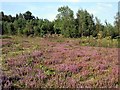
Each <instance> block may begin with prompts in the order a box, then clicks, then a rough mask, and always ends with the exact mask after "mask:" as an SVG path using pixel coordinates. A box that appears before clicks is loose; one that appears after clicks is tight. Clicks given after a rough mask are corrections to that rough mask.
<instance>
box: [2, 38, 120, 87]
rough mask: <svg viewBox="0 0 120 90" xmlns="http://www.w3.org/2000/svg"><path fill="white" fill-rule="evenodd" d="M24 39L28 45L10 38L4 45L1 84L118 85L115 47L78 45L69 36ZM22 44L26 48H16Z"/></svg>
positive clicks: (21, 85) (117, 63)
mask: <svg viewBox="0 0 120 90" xmlns="http://www.w3.org/2000/svg"><path fill="white" fill-rule="evenodd" d="M24 39H25V40H24V43H25V44H26V45H27V46H26V45H22V44H21V42H23V39H14V38H13V41H14V42H12V41H11V43H12V46H10V47H9V46H7V45H5V46H4V47H3V52H4V53H3V56H4V58H3V60H2V61H3V74H2V75H1V77H0V78H1V79H2V86H3V88H96V87H98V88H118V85H119V82H118V65H119V62H118V48H103V47H90V46H80V45H79V44H76V42H77V40H75V41H74V40H70V39H66V40H65V39H64V40H63V41H62V42H59V41H58V40H54V39H53V38H52V39H53V40H52V39H49V38H47V39H45V38H29V39H28V40H27V38H24ZM34 41H35V42H34ZM24 43H23V44H24ZM21 45H22V46H23V47H22V48H28V50H27V49H17V48H21ZM35 45H37V48H35ZM39 46H40V48H38V47H39ZM34 48H35V49H34ZM13 49H14V50H13ZM20 50H21V53H18V51H20ZM12 51H16V53H18V54H17V55H14V54H12ZM8 52H9V53H8Z"/></svg>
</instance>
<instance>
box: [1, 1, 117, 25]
mask: <svg viewBox="0 0 120 90" xmlns="http://www.w3.org/2000/svg"><path fill="white" fill-rule="evenodd" d="M48 1H49V2H48ZM60 1H61V2H60ZM85 1H86V0H84V2H82V1H79V0H67V1H65V0H64V1H62V0H59V1H57V0H46V1H44V2H43V1H37V0H31V1H30V0H29V2H28V1H26V2H25V0H21V1H19V0H18V1H17V2H15V1H14V0H9V2H8V1H7V0H4V1H2V2H1V3H0V11H3V12H4V13H5V14H7V15H9V14H10V15H12V16H15V15H16V14H19V13H25V12H26V11H28V10H29V11H31V12H32V14H33V15H34V16H36V17H39V18H43V19H49V20H50V21H52V20H54V19H55V17H56V15H57V14H58V13H59V12H58V11H57V10H58V8H59V7H61V6H68V7H70V8H71V9H72V10H73V11H74V17H75V18H76V13H77V11H78V9H86V10H87V11H88V12H89V13H90V14H93V15H94V16H97V17H98V18H99V19H100V21H101V23H103V24H104V21H105V20H107V21H108V22H109V23H111V24H113V22H114V17H115V15H116V13H117V12H118V2H117V0H109V1H108V0H106V1H105V0H103V2H102V1H100V0H98V1H97V2H96V1H95V0H93V1H91V2H87V1H86V2H85Z"/></svg>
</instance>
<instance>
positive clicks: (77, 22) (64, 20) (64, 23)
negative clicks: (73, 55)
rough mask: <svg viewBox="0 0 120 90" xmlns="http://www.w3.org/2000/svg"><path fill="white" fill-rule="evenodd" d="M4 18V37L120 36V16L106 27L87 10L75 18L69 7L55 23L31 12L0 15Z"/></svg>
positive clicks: (0, 23) (78, 13)
mask: <svg viewBox="0 0 120 90" xmlns="http://www.w3.org/2000/svg"><path fill="white" fill-rule="evenodd" d="M0 14H1V16H2V18H1V22H0V26H1V27H2V28H1V29H2V32H1V33H2V35H5V34H8V35H26V36H29V35H30V36H31V35H32V36H40V37H43V36H46V34H50V35H52V34H62V35H63V36H64V37H70V38H80V37H83V36H85V37H90V36H91V35H92V36H93V37H96V38H99V35H98V34H99V33H101V34H102V37H101V39H102V38H106V37H111V39H116V38H118V37H119V36H120V33H119V32H120V14H119V13H117V14H116V17H115V25H114V26H113V25H111V24H110V23H108V22H107V21H105V25H102V24H101V23H100V20H99V19H98V18H97V17H95V18H94V16H93V15H91V14H89V13H88V12H87V10H82V9H81V10H78V12H77V13H76V16H77V18H74V12H73V11H72V10H71V9H70V8H69V7H68V6H63V7H60V8H58V14H57V16H56V19H55V20H54V21H49V20H47V19H39V18H38V17H35V16H33V15H32V13H31V12H30V11H27V12H25V13H23V14H22V13H19V14H16V16H15V17H13V16H11V15H5V14H4V12H1V13H0Z"/></svg>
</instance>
